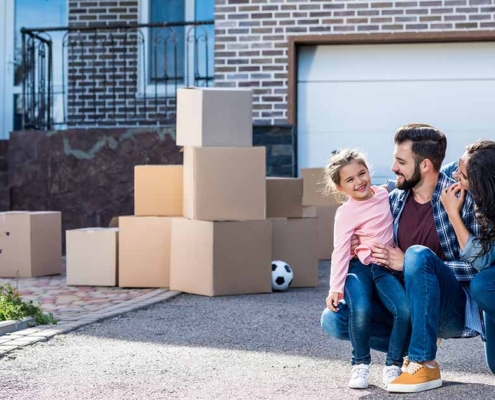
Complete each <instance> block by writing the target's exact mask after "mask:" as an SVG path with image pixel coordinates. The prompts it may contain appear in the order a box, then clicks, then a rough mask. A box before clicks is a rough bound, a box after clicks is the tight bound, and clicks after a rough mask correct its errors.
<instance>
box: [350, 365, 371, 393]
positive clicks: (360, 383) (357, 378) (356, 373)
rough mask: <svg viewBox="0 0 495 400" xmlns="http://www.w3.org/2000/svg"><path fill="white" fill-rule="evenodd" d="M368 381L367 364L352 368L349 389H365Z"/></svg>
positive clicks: (368, 371) (368, 367) (368, 369)
mask: <svg viewBox="0 0 495 400" xmlns="http://www.w3.org/2000/svg"><path fill="white" fill-rule="evenodd" d="M369 380H370V366H369V365H368V364H358V365H354V367H352V374H351V379H350V380H349V387H350V388H351V389H366V388H367V387H368V384H369Z"/></svg>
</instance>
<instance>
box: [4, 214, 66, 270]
mask: <svg viewBox="0 0 495 400" xmlns="http://www.w3.org/2000/svg"><path fill="white" fill-rule="evenodd" d="M61 272H62V214H61V213H60V212H58V211H40V212H29V211H8V212H2V213H0V277H4V278H14V277H16V276H19V277H36V276H43V275H56V274H60V273H61Z"/></svg>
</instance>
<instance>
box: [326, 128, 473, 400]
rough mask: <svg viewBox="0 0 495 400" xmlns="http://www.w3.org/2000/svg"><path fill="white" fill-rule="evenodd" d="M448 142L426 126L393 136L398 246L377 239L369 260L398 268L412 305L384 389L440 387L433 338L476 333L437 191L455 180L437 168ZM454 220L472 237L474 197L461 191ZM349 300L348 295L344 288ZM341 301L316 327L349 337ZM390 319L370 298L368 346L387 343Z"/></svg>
mask: <svg viewBox="0 0 495 400" xmlns="http://www.w3.org/2000/svg"><path fill="white" fill-rule="evenodd" d="M446 148H447V140H446V138H445V135H444V134H443V133H442V132H440V131H439V130H438V129H435V128H433V127H431V126H429V125H423V124H409V125H405V126H403V127H401V128H399V129H398V130H397V132H396V134H395V149H394V163H393V165H392V171H393V172H394V173H395V174H396V175H397V180H396V189H395V190H393V191H392V192H391V193H390V208H391V211H392V215H393V218H394V236H395V242H396V243H397V247H387V246H384V245H382V244H379V243H377V244H376V245H375V246H374V248H373V249H374V252H373V254H372V255H373V257H374V258H375V259H376V261H377V263H379V264H382V265H384V266H386V267H388V268H390V269H393V270H397V271H404V279H405V286H406V294H407V297H408V300H409V305H410V308H411V325H412V333H411V341H410V345H409V349H408V359H406V362H405V363H404V367H403V368H404V372H403V373H402V375H400V376H399V377H398V378H396V379H395V380H393V381H392V382H391V383H389V384H388V385H387V390H388V391H391V392H403V393H411V392H420V391H423V390H428V389H434V388H437V387H440V386H441V385H442V380H441V377H440V368H439V365H438V364H437V362H436V361H435V358H436V351H437V344H436V342H437V338H452V337H461V336H473V335H475V334H476V333H475V332H473V329H474V330H476V331H477V332H481V324H480V322H479V314H478V313H477V309H476V307H475V306H473V302H472V301H471V297H470V295H469V292H468V291H467V290H466V286H467V285H468V284H469V281H470V280H471V279H472V278H473V276H474V274H475V273H476V270H474V268H473V267H472V266H471V265H470V264H469V263H468V262H466V261H464V260H462V259H461V256H460V252H459V245H458V243H457V239H456V236H455V232H454V228H453V227H452V225H451V224H450V221H449V219H448V217H447V214H446V212H445V210H444V208H443V206H442V204H441V201H440V194H441V191H442V190H444V189H446V188H448V187H449V186H451V185H452V184H453V183H454V181H453V180H452V179H450V178H449V177H447V176H446V175H445V174H444V173H442V172H440V166H441V164H442V162H443V159H444V157H445V150H446ZM461 217H462V220H463V222H464V224H465V225H466V227H467V228H468V230H469V231H470V232H471V233H473V234H474V235H477V233H478V226H477V224H476V221H475V218H474V212H473V201H472V199H471V197H469V196H466V198H465V201H464V205H463V208H462V210H461ZM348 296H350V297H351V298H352V293H349V292H348ZM348 313H349V309H348V307H347V305H345V306H342V307H340V311H339V312H338V313H333V312H331V311H329V310H325V311H324V312H323V315H322V318H321V324H322V327H323V330H324V331H325V332H326V333H328V334H329V335H331V336H334V337H337V338H339V339H346V340H348V334H347V326H348V322H347V318H348ZM391 323H392V322H391V317H390V315H387V313H386V310H384V307H383V306H382V305H381V304H379V303H376V304H375V305H374V309H373V315H372V323H371V337H372V339H371V342H370V345H371V346H372V347H373V348H374V349H376V350H381V351H383V350H384V349H387V348H388V340H389V336H390V329H391Z"/></svg>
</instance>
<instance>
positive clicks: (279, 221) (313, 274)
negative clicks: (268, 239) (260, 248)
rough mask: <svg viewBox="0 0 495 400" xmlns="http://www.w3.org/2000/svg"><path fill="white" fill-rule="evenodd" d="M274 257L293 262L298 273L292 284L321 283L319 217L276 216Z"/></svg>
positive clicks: (293, 267) (273, 221) (274, 258)
mask: <svg viewBox="0 0 495 400" xmlns="http://www.w3.org/2000/svg"><path fill="white" fill-rule="evenodd" d="M271 221H272V223H273V234H272V235H273V237H272V259H273V260H282V261H285V262H286V263H287V264H289V265H290V266H291V268H292V271H293V273H294V281H293V282H292V285H291V286H290V287H314V286H317V285H318V259H317V257H316V218H272V219H271Z"/></svg>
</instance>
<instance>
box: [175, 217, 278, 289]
mask: <svg viewBox="0 0 495 400" xmlns="http://www.w3.org/2000/svg"><path fill="white" fill-rule="evenodd" d="M271 235H272V223H271V222H270V221H269V220H264V221H244V222H235V221H233V222H209V221H195V220H189V219H186V218H174V219H173V222H172V260H171V267H170V268H171V272H170V289H171V290H178V291H181V292H187V293H194V294H201V295H204V296H219V295H235V294H248V293H269V292H271V291H272V283H271V282H272V281H271V260H272V258H271Z"/></svg>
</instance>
